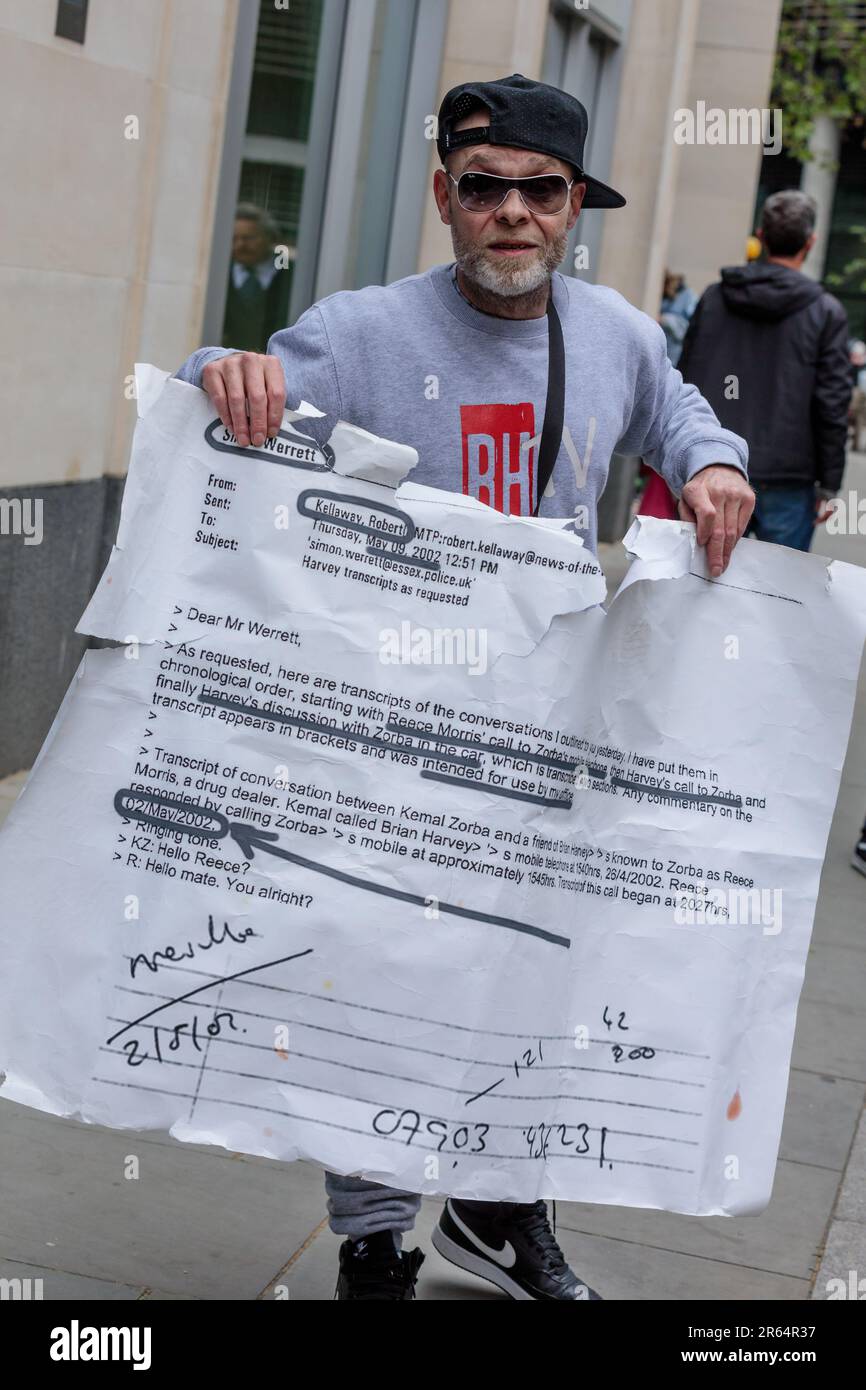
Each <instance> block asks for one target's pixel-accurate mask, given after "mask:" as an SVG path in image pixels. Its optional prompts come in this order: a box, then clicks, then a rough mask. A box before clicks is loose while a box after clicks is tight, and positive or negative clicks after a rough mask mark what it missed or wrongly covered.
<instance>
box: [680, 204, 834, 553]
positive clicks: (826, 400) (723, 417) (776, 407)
mask: <svg viewBox="0 0 866 1390" xmlns="http://www.w3.org/2000/svg"><path fill="white" fill-rule="evenodd" d="M815 211H816V206H815V201H814V199H813V198H810V197H808V196H807V195H806V194H805V193H801V192H800V191H799V189H789V190H786V191H784V192H782V193H774V194H773V195H772V196H771V197H770V198H768V199H767V201H766V202H765V204H764V207H763V212H762V216H761V227H760V231H759V236H760V238H761V241H762V242H763V245H764V250H765V252H766V256H765V258H764V259H762V260H760V261H756V262H754V263H752V264H751V265H745V266H729V267H728V268H726V269H724V270H722V272H721V277H722V278H721V281H720V282H717V283H716V284H713V285H710V286H709V288H708V289H706V290H705V291H704V294H703V295H702V297H701V299H700V300H699V302H698V306H697V308H696V310H695V313H694V316H693V317H692V321H691V324H690V326H689V331H688V333H687V334H686V338H685V342H684V344H683V352H682V356H681V358H680V362H679V369H680V371H681V372H682V375H683V378H684V379H685V380H686V381H689V382H693V383H694V385H695V386H697V387H698V389H699V390H700V392H701V394H702V395H703V396H705V397H706V399H707V400H708V401H709V403H710V405H711V406H712V407H713V410H714V411H715V412H716V415H717V416H718V418H719V420H720V421H721V423H722V424H723V425H724V426H725V427H726V428H727V429H730V430H735V431H736V433H737V434H740V435H742V436H743V437H744V438H745V439H746V440H747V441H748V444H749V482H750V483H751V484H752V487H753V488H754V490H755V493H756V501H755V511H754V515H753V517H752V521H751V526H750V533H751V534H753V535H755V536H757V538H758V540H765V541H774V542H776V543H777V544H779V545H787V546H790V547H792V548H793V549H795V550H808V549H809V546H810V544H811V541H812V534H813V531H814V528H815V523H816V522H820V521H826V520H827V517H828V516H829V515H830V514H831V511H832V508H831V507H830V506H829V505H828V503H829V499H830V498H832V497H835V496H836V495H837V493H838V492H839V488H840V484H841V482H842V473H843V470H844V467H845V442H846V438H847V429H848V419H847V414H848V406H849V403H850V399H851V368H850V363H849V361H848V348H847V342H848V320H847V317H846V314H845V310H844V309H843V308H842V305H841V304H840V303H839V301H838V299H835V298H834V297H833V295H832V294H828V292H827V291H826V290H825V289H824V288H823V286H822V285H820V284H819V283H818V282H817V281H815V280H812V279H810V278H809V277H808V276H807V275H804V274H803V273H802V271H801V266H802V264H803V261H804V260H805V259H806V256H807V255H808V253H809V251H810V249H811V247H812V246H813V245H814V242H815V234H814V227H815Z"/></svg>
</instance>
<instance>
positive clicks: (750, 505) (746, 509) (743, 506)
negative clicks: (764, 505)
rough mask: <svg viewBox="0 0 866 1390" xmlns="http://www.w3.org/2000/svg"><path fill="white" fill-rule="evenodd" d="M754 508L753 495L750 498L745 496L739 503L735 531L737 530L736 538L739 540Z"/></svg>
mask: <svg viewBox="0 0 866 1390" xmlns="http://www.w3.org/2000/svg"><path fill="white" fill-rule="evenodd" d="M754 510H755V499H754V497H752V498H751V499H750V498H748V497H747V498H745V500H744V501H742V502H741V503H740V511H739V516H738V517H737V532H738V535H737V539H738V540H740V539H741V538H742V537H743V535H744V534H745V531H746V527H747V526H748V524H749V522H750V521H751V519H752V512H753V511H754Z"/></svg>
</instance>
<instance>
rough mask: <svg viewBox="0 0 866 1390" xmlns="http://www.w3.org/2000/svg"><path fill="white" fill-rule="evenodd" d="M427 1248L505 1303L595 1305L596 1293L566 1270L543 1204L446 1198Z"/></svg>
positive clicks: (567, 1268) (597, 1296)
mask: <svg viewBox="0 0 866 1390" xmlns="http://www.w3.org/2000/svg"><path fill="white" fill-rule="evenodd" d="M433 1244H434V1246H435V1248H436V1249H437V1250H438V1251H439V1254H440V1255H444V1257H445V1259H446V1260H450V1261H451V1263H452V1264H454V1265H459V1266H460V1268H461V1269H466V1270H468V1271H469V1273H470V1274H478V1275H479V1276H480V1277H481V1278H482V1279H487V1280H489V1281H490V1283H491V1284H496V1285H497V1287H498V1288H500V1289H504V1290H505V1292H506V1293H507V1294H508V1295H509V1296H510V1297H511V1298H518V1299H538V1300H539V1301H540V1302H548V1303H549V1302H557V1301H559V1300H560V1299H585V1300H590V1299H598V1300H599V1301H601V1294H598V1293H596V1292H595V1289H591V1288H590V1287H589V1285H588V1284H584V1283H583V1281H582V1280H580V1279H578V1277H577V1275H576V1274H575V1273H574V1271H573V1270H571V1269H569V1267H568V1264H567V1263H566V1260H565V1256H564V1255H563V1253H562V1251H561V1250H560V1248H559V1245H558V1244H557V1241H556V1237H555V1236H554V1234H553V1232H552V1231H551V1229H550V1223H549V1222H548V1220H547V1207H546V1205H545V1203H544V1202H531V1203H523V1202H458V1201H456V1200H455V1199H454V1198H453V1197H449V1198H448V1201H447V1202H446V1203H445V1206H444V1208H443V1210H442V1215H441V1216H440V1218H439V1224H438V1226H437V1227H436V1229H435V1230H434V1232H433Z"/></svg>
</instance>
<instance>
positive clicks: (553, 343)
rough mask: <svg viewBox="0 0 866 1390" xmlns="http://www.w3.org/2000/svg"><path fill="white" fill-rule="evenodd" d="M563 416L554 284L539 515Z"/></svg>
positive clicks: (560, 343) (561, 362)
mask: <svg viewBox="0 0 866 1390" xmlns="http://www.w3.org/2000/svg"><path fill="white" fill-rule="evenodd" d="M564 416H565V344H564V343H563V341H562V324H561V323H560V319H559V314H558V313H557V312H556V307H555V305H554V303H553V284H552V282H551V286H550V294H549V295H548V299H547V399H546V401H545V402H544V426H543V428H542V431H541V443H540V444H539V446H538V469H537V482H536V487H535V508H534V510H533V513H532V515H533V516H538V509H539V507H540V506H541V499H542V497H543V496H544V490H545V488H546V487H547V484H548V483H549V482H550V475H551V473H552V472H553V466H554V464H555V463H556V456H557V454H558V453H559V446H560V444H561V443H562V422H563V419H564Z"/></svg>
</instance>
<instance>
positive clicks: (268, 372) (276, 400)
mask: <svg viewBox="0 0 866 1390" xmlns="http://www.w3.org/2000/svg"><path fill="white" fill-rule="evenodd" d="M265 390H266V391H267V393H268V434H269V436H270V437H271V438H272V439H274V438H276V435H277V431H278V430H279V428H280V425H281V424H282V423H283V411H284V410H285V408H286V378H285V373H284V372H283V364H282V363H281V362H280V361H279V360H278V359H277V358H276V357H266V358H265Z"/></svg>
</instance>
